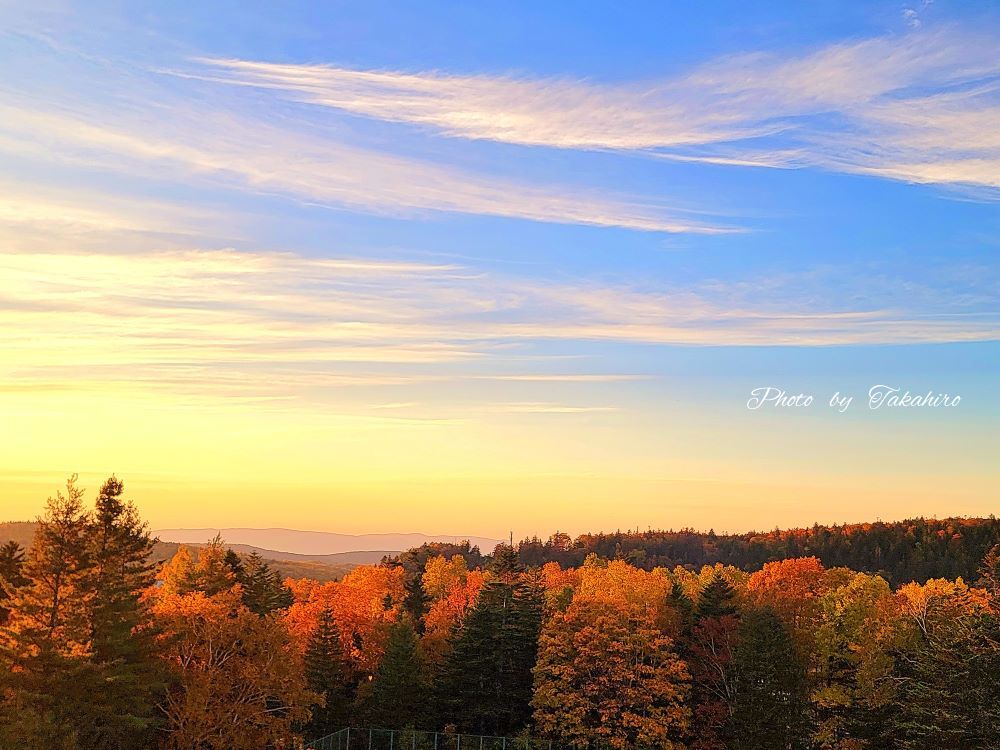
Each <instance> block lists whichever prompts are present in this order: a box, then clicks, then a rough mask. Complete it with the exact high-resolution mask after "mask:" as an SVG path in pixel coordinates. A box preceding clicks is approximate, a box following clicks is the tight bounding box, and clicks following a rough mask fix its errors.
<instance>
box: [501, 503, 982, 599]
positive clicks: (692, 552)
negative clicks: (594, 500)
mask: <svg viewBox="0 0 1000 750" xmlns="http://www.w3.org/2000/svg"><path fill="white" fill-rule="evenodd" d="M997 543H1000V520H998V519H997V518H994V517H993V516H991V517H989V518H946V519H942V520H938V519H925V518H915V519H910V520H907V521H895V522H881V521H879V522H876V523H862V524H845V525H843V526H820V525H818V524H817V525H815V526H813V527H812V528H808V529H790V530H787V531H778V530H775V531H769V532H763V533H761V532H750V533H747V534H715V533H712V532H708V533H703V532H697V531H692V530H690V529H685V530H682V531H631V532H615V533H612V534H584V535H582V536H579V537H577V538H576V539H575V540H573V539H571V538H570V537H569V536H568V535H566V534H554V535H553V536H552V537H550V538H549V539H548V540H546V541H544V542H543V541H542V540H540V539H538V538H533V539H525V540H524V541H522V542H521V543H520V544H519V545H518V556H519V557H520V560H521V563H522V564H523V565H526V566H529V567H534V566H539V565H542V564H544V563H547V562H557V563H559V564H560V565H562V566H563V567H567V566H569V567H578V566H580V565H582V564H583V561H584V560H585V559H586V558H587V556H588V555H590V554H596V555H598V556H600V557H603V558H606V559H622V560H626V561H628V562H629V563H631V564H632V565H635V566H636V567H640V568H643V569H644V570H652V569H653V568H673V567H675V566H677V565H683V566H694V567H698V568H700V567H701V566H703V565H714V564H715V563H722V564H723V565H732V566H734V567H737V568H741V569H743V570H748V571H755V570H760V569H761V568H762V567H763V566H764V565H765V564H766V563H769V562H775V561H777V560H785V559H789V558H794V557H817V558H819V560H820V562H822V563H823V565H825V566H826V567H829V568H832V567H846V568H851V569H852V570H857V571H861V572H865V573H878V574H879V575H880V576H882V577H883V578H885V579H886V580H887V581H889V582H890V583H892V584H894V585H897V584H900V583H908V582H909V581H918V582H921V583H923V582H924V581H927V580H929V579H931V578H958V577H961V578H964V579H966V580H971V579H972V578H974V577H975V575H976V572H977V570H978V569H979V565H980V563H981V562H982V560H983V557H984V556H985V555H986V553H987V552H988V551H989V550H990V549H991V548H992V547H993V546H994V545H996V544H997Z"/></svg>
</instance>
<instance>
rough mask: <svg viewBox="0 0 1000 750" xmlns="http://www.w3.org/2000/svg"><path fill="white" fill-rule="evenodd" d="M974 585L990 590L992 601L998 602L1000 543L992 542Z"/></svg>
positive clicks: (999, 599)
mask: <svg viewBox="0 0 1000 750" xmlns="http://www.w3.org/2000/svg"><path fill="white" fill-rule="evenodd" d="M976 585H978V586H980V587H982V588H984V589H986V590H987V591H988V592H990V596H992V597H993V599H994V601H995V602H997V603H998V604H1000V544H994V545H993V546H992V547H991V548H990V551H989V552H987V553H986V556H985V557H984V558H983V562H982V563H981V564H980V566H979V580H978V581H977V582H976Z"/></svg>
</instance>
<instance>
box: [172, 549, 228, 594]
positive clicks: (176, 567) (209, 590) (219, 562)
mask: <svg viewBox="0 0 1000 750" xmlns="http://www.w3.org/2000/svg"><path fill="white" fill-rule="evenodd" d="M227 554H228V551H227V549H226V547H225V544H224V543H223V541H222V538H221V537H220V536H216V537H215V538H214V539H211V540H209V542H208V543H207V544H205V545H204V546H203V547H201V548H200V549H198V550H197V553H196V554H195V555H192V554H191V550H190V549H189V548H188V547H187V546H185V545H183V544H182V545H181V546H180V547H179V548H178V549H177V552H176V553H175V554H174V556H173V557H172V558H170V560H168V561H167V562H166V563H165V564H164V565H163V567H162V568H161V569H160V572H159V575H158V578H159V580H160V581H162V584H161V585H162V589H163V592H164V593H168V594H189V593H192V592H194V591H200V592H202V593H203V594H207V595H208V596H214V595H215V594H219V593H221V592H223V591H227V590H229V589H231V588H232V587H233V585H235V584H236V582H237V579H236V574H235V573H234V572H233V568H232V566H231V558H230V559H229V560H227Z"/></svg>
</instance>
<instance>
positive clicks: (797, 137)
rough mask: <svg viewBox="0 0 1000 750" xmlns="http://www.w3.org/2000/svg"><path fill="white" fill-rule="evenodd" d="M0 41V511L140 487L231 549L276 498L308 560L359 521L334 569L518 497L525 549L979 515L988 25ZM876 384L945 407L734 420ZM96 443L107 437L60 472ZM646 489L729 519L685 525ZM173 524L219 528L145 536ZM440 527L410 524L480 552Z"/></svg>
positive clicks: (404, 18)
mask: <svg viewBox="0 0 1000 750" xmlns="http://www.w3.org/2000/svg"><path fill="white" fill-rule="evenodd" d="M0 17H2V18H3V21H4V23H3V29H4V30H3V32H0V64H2V66H3V70H4V71H5V73H4V75H3V78H2V82H0V243H3V245H2V249H0V253H2V255H0V259H2V261H3V264H4V269H3V276H4V278H5V281H2V282H0V299H2V300H3V308H2V310H3V312H2V321H0V322H2V328H0V330H2V331H3V332H4V333H2V334H0V338H2V340H3V343H4V348H5V350H6V354H5V356H4V358H3V359H2V360H0V397H2V398H3V399H4V400H5V403H6V408H7V409H8V414H9V415H10V418H11V426H12V428H13V429H12V430H11V432H9V433H8V434H9V435H10V434H15V432H16V431H20V432H21V433H22V434H23V435H25V436H27V437H26V438H25V439H24V440H22V442H21V443H20V444H19V445H18V446H17V447H16V449H14V450H10V451H8V452H7V458H6V459H5V460H4V463H3V464H2V465H0V478H2V477H4V476H6V477H7V481H6V484H7V489H8V495H9V496H11V497H14V498H15V499H16V501H17V503H18V504H19V505H16V506H15V508H16V509H24V512H25V513H27V509H28V508H30V507H32V505H31V504H32V503H33V502H35V500H34V498H37V496H38V493H39V491H41V490H40V488H42V487H48V486H50V485H51V483H52V481H53V478H54V477H59V476H61V475H64V474H66V473H68V472H69V471H74V470H75V471H80V472H81V473H83V474H84V475H85V476H89V475H91V474H92V475H93V476H97V475H99V474H100V473H102V472H107V471H110V470H114V471H118V473H119V474H125V475H126V476H128V475H130V474H131V475H132V476H134V477H136V478H137V479H136V481H138V482H139V483H140V488H146V489H148V491H149V494H151V495H155V496H156V497H157V498H161V499H159V500H157V501H156V502H157V503H161V504H160V505H155V507H154V510H153V516H154V518H155V519H158V520H162V522H163V525H183V524H184V523H185V522H187V521H189V520H190V522H191V523H195V521H194V520H192V519H188V518H186V516H185V514H188V515H190V514H191V513H193V512H195V510H197V511H198V512H200V513H204V512H210V513H216V514H217V517H213V518H198V519H197V523H195V525H206V524H209V523H216V524H218V525H227V524H228V525H236V521H237V520H239V519H235V520H234V519H233V518H232V515H233V514H234V513H236V512H239V509H238V507H237V506H234V505H233V504H232V503H221V502H220V503H218V504H211V503H209V504H208V506H207V507H208V508H209V510H208V511H206V510H205V507H206V506H205V503H204V502H202V500H203V499H204V497H207V496H215V495H218V494H219V493H220V492H221V494H222V495H225V494H226V493H230V494H232V495H233V496H234V497H235V496H236V495H238V494H239V493H238V492H237V489H234V488H238V487H242V486H243V484H242V483H246V482H255V481H256V482H258V483H265V484H266V483H272V484H275V485H278V484H280V481H279V477H281V476H283V475H287V473H288V472H298V474H299V481H301V482H302V483H303V486H304V487H306V488H307V489H306V490H305V494H306V495H307V496H308V498H307V499H304V500H303V502H302V504H301V507H299V508H298V509H294V508H293V509H292V510H291V511H290V512H291V513H292V514H293V516H294V514H295V513H299V514H300V516H301V517H300V520H299V522H298V523H299V525H300V526H301V525H311V527H314V528H328V527H331V524H332V523H333V521H332V519H331V518H328V517H327V516H325V515H323V514H322V513H320V515H319V516H317V510H316V508H317V507H319V506H318V505H317V504H320V505H321V504H322V500H323V498H326V497H328V496H329V494H330V493H331V492H334V493H339V495H340V496H343V497H349V498H375V499H376V500H375V501H374V505H375V506H376V507H375V510H373V511H372V513H373V515H365V514H355V515H353V516H351V518H350V519H348V520H346V521H345V520H344V519H340V522H341V523H342V524H343V523H346V524H347V525H349V526H351V527H352V528H354V529H356V530H359V531H376V530H387V529H385V528H383V527H384V522H383V521H380V520H379V519H380V518H381V516H379V515H378V514H379V513H399V512H403V510H404V509H406V508H407V507H409V505H412V502H411V498H409V497H407V493H406V491H405V490H402V489H400V484H399V483H403V484H405V483H407V482H424V483H426V486H427V487H429V488H436V489H434V490H433V491H435V492H438V493H440V494H441V496H442V497H446V498H455V497H458V496H462V497H472V498H481V499H483V502H485V501H486V499H487V498H489V497H491V496H492V495H491V493H492V492H493V491H494V490H493V489H490V488H495V487H497V486H500V485H504V483H508V484H509V483H514V484H515V485H516V486H518V487H519V488H521V489H520V490H519V493H521V495H522V496H523V498H524V507H523V508H521V509H519V510H517V513H521V514H522V515H521V516H519V518H518V523H520V524H521V525H522V526H523V527H524V528H525V530H529V531H539V532H542V531H544V530H546V528H547V527H548V526H551V525H552V524H553V523H558V520H559V518H560V516H559V513H562V512H564V511H565V510H566V508H568V507H572V504H571V505H569V506H566V505H563V504H561V503H563V501H562V500H560V501H558V502H554V503H552V505H551V513H550V514H548V515H546V514H544V513H543V514H539V512H537V510H536V508H537V499H538V498H543V497H551V496H553V495H558V496H560V497H561V496H562V495H572V494H574V493H578V492H579V486H580V483H581V482H584V483H587V482H590V480H591V479H593V480H594V481H593V482H592V484H593V487H594V488H595V489H593V491H592V492H589V493H587V499H586V501H585V502H584V505H585V507H586V512H585V513H584V514H583V516H582V520H581V521H580V524H581V528H579V529H576V530H581V531H582V530H583V529H584V528H597V527H612V526H615V525H623V524H622V522H620V521H616V516H615V513H614V511H615V509H616V508H615V507H614V503H618V502H619V496H620V494H621V492H620V491H617V490H615V489H614V488H615V487H623V486H629V487H633V486H634V487H636V488H637V489H635V490H634V500H633V501H631V502H633V504H634V506H635V507H634V508H630V512H631V511H634V512H631V515H632V516H634V518H633V520H634V522H635V523H639V524H640V525H648V524H651V525H666V526H669V525H682V524H685V523H686V524H690V525H695V526H701V527H705V526H714V527H716V528H747V527H749V526H751V525H758V526H763V527H770V526H774V525H776V524H781V525H789V524H795V523H810V522H812V521H813V520H826V521H835V520H857V519H859V518H864V517H870V516H872V515H873V514H874V515H881V516H884V517H890V516H892V517H901V516H903V515H907V514H909V513H910V512H911V511H912V512H921V513H928V514H932V513H933V514H937V515H946V514H949V513H968V514H976V513H986V512H990V511H991V510H994V509H995V500H996V497H997V489H998V484H1000V483H998V481H997V479H998V476H997V473H996V469H995V468H994V466H993V463H994V462H993V457H994V456H995V455H996V453H997V449H998V448H1000V445H998V441H997V437H996V433H997V430H996V427H997V418H998V414H1000V398H998V397H997V394H996V392H995V386H996V383H997V382H998V378H997V376H998V375H1000V347H998V344H997V339H998V338H1000V333H998V331H1000V326H998V322H1000V306H998V290H1000V273H998V263H997V260H996V257H997V252H998V249H1000V212H998V210H997V202H998V199H1000V128H998V127H997V125H996V124H997V122H1000V63H998V56H997V54H996V39H997V37H998V32H1000V5H997V4H994V3H977V4H958V3H948V2H941V1H940V0H938V1H937V2H933V3H931V2H926V1H921V2H911V3H906V2H903V3H900V2H894V3H853V4H846V5H845V4H843V3H837V4H834V3H809V4H795V5H793V4H771V3H759V4H750V5H747V4H745V3H740V4H736V3H703V4H697V5H687V4H663V3H650V4H638V3H635V4H628V5H627V6H622V5H621V4H598V3H584V4H580V3H576V4H568V3H566V4H563V3H551V4H543V5H539V4H527V3H525V4H504V5H499V4H475V5H470V4H465V5H459V4H456V5H449V4H438V3H420V4H400V3H392V4H387V3H364V4H362V3H336V4H306V3H298V4H296V3H285V4H257V3H213V4H207V5H206V4H193V3H172V4H154V3H148V4H145V3H132V4H128V6H127V7H126V8H122V7H121V6H120V5H118V4H106V3H88V4H86V5H83V4H73V3H45V2H41V3H32V4H31V5H30V6H25V5H24V4H21V3H2V2H0ZM881 382H889V383H891V384H893V385H899V386H900V387H901V388H903V389H904V390H905V389H911V390H913V391H919V392H925V391H927V390H933V391H942V392H949V393H953V394H954V393H958V394H961V395H962V397H963V399H964V402H963V404H962V407H961V408H960V409H958V410H953V411H950V412H947V413H945V412H942V411H941V410H918V411H909V412H893V413H885V412H879V413H871V412H865V411H862V407H861V406H856V407H855V410H854V411H852V412H851V413H850V414H847V415H836V414H832V413H830V412H829V410H825V409H819V408H813V409H812V410H811V411H810V412H808V413H805V414H794V415H793V414H788V413H780V414H762V413H754V414H748V413H747V412H746V409H745V408H744V406H743V405H744V403H745V401H746V397H747V393H748V391H749V390H750V389H751V388H753V387H757V386H760V385H775V386H779V387H783V388H787V389H789V390H793V391H807V392H814V393H816V394H817V398H818V400H821V401H825V399H826V398H828V397H829V394H830V393H832V392H833V391H836V390H840V391H850V392H852V393H854V394H856V395H857V396H858V398H859V400H860V398H861V396H863V393H864V391H866V390H867V388H868V387H869V386H870V385H873V384H875V383H881ZM108 412H113V413H121V412H128V413H129V414H130V415H131V417H130V419H131V420H132V421H130V422H129V424H128V426H127V427H126V426H122V429H121V430H117V431H116V430H112V429H111V428H102V430H107V434H105V433H104V432H103V431H100V434H101V438H100V439H99V440H97V441H96V442H95V441H93V440H91V439H88V438H86V437H85V436H87V435H93V429H94V428H93V427H92V426H88V425H87V420H88V419H89V418H92V417H94V416H95V415H100V414H105V413H108ZM206 415H209V416H206ZM262 415H263V416H262ZM254 420H257V421H254ZM67 423H69V424H72V425H73V426H72V427H70V428H65V427H60V425H66V424H67ZM250 424H252V425H254V427H252V428H250V429H249V432H245V430H247V425H250ZM264 425H266V426H267V433H266V434H267V435H269V436H270V437H269V439H268V442H267V445H266V446H262V445H259V444H254V443H252V442H251V440H250V438H249V437H247V435H249V434H250V433H253V432H254V431H255V430H261V431H264V430H265V427H264ZM227 431H228V432H227ZM192 432H198V433H209V434H211V433H212V432H215V433H218V434H223V433H226V434H229V433H232V434H234V435H236V434H238V435H240V436H241V437H240V439H239V440H237V441H236V442H237V443H239V446H238V447H234V448H232V450H231V451H228V452H227V450H223V449H222V448H217V447H216V446H213V445H208V447H205V446H201V447H199V446H197V445H192V444H187V443H185V441H184V439H182V438H181V437H180V436H184V435H190V434H191V433H192ZM359 435H363V436H364V437H359ZM523 435H531V436H532V437H531V439H525V440H523V441H522V440H521V437H520V436H523ZM803 435H808V437H807V438H803ZM243 438H245V441H244V440H243ZM81 441H84V442H87V446H86V448H85V449H82V448H81V447H80V443H81ZM194 442H195V443H197V441H194ZM522 443H523V444H522ZM215 450H218V451H219V453H215V452H213V451H215ZM144 451H145V452H144ZM195 454H197V455H196V456H195ZM323 454H327V455H333V456H339V457H340V458H334V459H331V460H332V461H333V463H332V464H331V465H329V466H325V467H322V468H320V467H318V466H317V465H316V464H315V462H313V463H310V460H312V461H315V457H316V455H323ZM376 455H377V458H373V456H376ZM150 456H155V458H151V457H150ZM878 456H885V457H887V459H888V460H885V461H880V460H877V458H876V457H878ZM262 463H263V464H266V468H257V467H260V466H261V465H262ZM245 467H252V468H251V469H250V470H249V476H247V475H245V474H244V468H245ZM383 479H384V481H385V483H384V484H383V485H379V487H378V488H377V490H373V489H371V488H370V487H369V485H370V484H371V482H373V481H382V480H383ZM681 480H683V481H684V482H695V483H702V484H704V485H705V486H708V485H710V484H712V483H716V482H720V481H723V480H724V481H725V483H726V484H725V486H724V487H714V488H712V489H711V490H710V491H709V490H706V491H705V492H704V493H703V494H699V493H697V492H696V493H694V494H695V495H697V496H698V497H699V501H698V503H694V504H692V501H691V500H690V494H688V495H685V493H684V491H678V490H675V489H669V490H664V489H663V485H662V484H661V483H668V484H669V483H670V482H675V481H681ZM560 482H562V484H560ZM213 483H214V484H213ZM469 483H471V484H469ZM191 485H195V486H205V487H211V488H214V489H207V490H204V494H203V495H202V496H199V497H201V498H202V500H198V499H197V498H195V500H193V501H192V502H193V503H195V505H192V506H191V507H177V506H176V505H175V504H171V503H170V501H169V498H170V497H171V493H172V492H175V490H176V488H177V487H180V486H185V487H187V486H191ZM640 485H641V486H640ZM669 486H671V487H672V486H673V485H669ZM762 486H766V487H768V488H771V489H773V488H776V487H777V488H780V489H778V490H774V491H773V492H771V490H770V489H769V490H768V491H767V492H764V491H762V490H761V491H757V490H753V491H750V490H748V488H754V487H758V488H759V487H762ZM220 487H221V488H223V490H221V491H220V490H219V488H220ZM470 487H471V489H470ZM331 488H332V489H331ZM359 488H360V489H359ZM365 488H367V489H365ZM859 488H860V489H859ZM427 491H428V492H431V491H432V490H431V489H428V490H427ZM630 491H631V490H630ZM914 492H916V493H917V494H916V495H915V494H914ZM157 493H160V494H157ZM213 493H215V494H214V495H213ZM366 493H367V494H366ZM838 493H839V495H838ZM196 494H197V493H196ZM918 495H919V497H918ZM839 496H848V497H852V498H855V500H854V501H852V502H847V503H846V504H840V503H836V501H833V500H831V498H836V497H839ZM792 497H794V498H798V500H794V501H793V500H791V499H789V498H792ZM781 498H784V499H781ZM199 502H200V503H201V504H200V505H198V503H199ZM567 502H568V501H567ZM831 503H832V504H831ZM322 507H325V506H322ZM435 507H436V506H435ZM435 507H431V508H426V507H425V508H424V509H423V512H424V513H425V515H423V516H415V517H414V520H413V522H412V523H418V520H417V519H423V518H426V522H425V523H424V525H425V527H426V529H427V530H430V531H435V532H441V531H443V532H450V531H454V532H456V533H462V532H464V533H481V534H493V535H496V534H498V533H502V532H503V531H504V528H498V527H497V524H501V525H502V524H503V523H506V521H499V520H497V519H495V518H492V517H491V516H489V515H488V514H487V515H483V514H482V513H478V512H477V513H472V514H471V515H469V516H468V519H467V520H463V518H462V517H461V516H460V517H459V518H458V519H457V520H456V518H455V516H454V511H453V509H452V510H451V511H449V506H448V505H447V503H445V504H443V505H441V506H440V508H438V511H440V517H438V516H435V515H434V513H435V512H437V511H436V510H435ZM402 517H403V518H408V516H406V515H405V513H404V515H403V516H402ZM255 519H256V520H259V521H260V522H261V523H265V522H266V523H275V520H274V519H262V518H257V516H255V515H254V514H253V513H251V514H250V516H248V517H247V518H246V519H243V520H242V521H241V522H245V523H252V522H254V520H255ZM455 523H457V524H458V526H460V527H461V528H454V529H452V528H444V526H445V525H448V524H455ZM427 524H430V525H429V526H428V525H427ZM289 525H290V524H289ZM411 525H412V524H411ZM388 530H398V529H388ZM403 530H410V529H409V528H407V529H403Z"/></svg>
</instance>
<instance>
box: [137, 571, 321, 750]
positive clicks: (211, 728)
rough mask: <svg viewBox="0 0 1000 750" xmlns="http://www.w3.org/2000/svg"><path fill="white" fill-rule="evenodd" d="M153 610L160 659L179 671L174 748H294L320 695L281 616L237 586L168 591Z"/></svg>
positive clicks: (167, 708) (170, 708) (172, 711)
mask: <svg viewBox="0 0 1000 750" xmlns="http://www.w3.org/2000/svg"><path fill="white" fill-rule="evenodd" d="M220 559H221V555H220ZM155 612H156V615H157V619H158V621H159V624H160V626H161V628H162V630H163V636H162V640H161V646H160V653H161V657H162V658H163V659H164V660H165V662H166V663H167V665H168V666H169V668H170V670H171V672H172V673H173V676H174V685H173V687H172V688H171V690H170V691H169V692H168V693H167V696H166V698H165V700H164V702H163V705H162V708H163V711H164V713H165V715H166V718H167V725H168V730H169V731H168V733H167V736H166V737H167V738H166V747H167V748H168V750H191V748H198V749H199V750H259V749H260V748H264V747H290V746H291V745H292V742H293V740H294V732H293V727H295V726H296V725H302V724H304V723H305V722H306V721H308V719H309V716H310V714H309V706H310V705H314V704H316V703H319V702H321V701H322V698H321V697H320V696H319V695H317V694H316V693H313V692H312V691H310V690H308V688H307V687H306V680H305V674H304V669H303V666H302V661H301V658H300V657H299V654H298V652H297V651H296V649H295V648H294V645H293V643H292V640H291V638H290V637H289V635H288V632H287V631H286V629H285V628H284V626H283V624H282V622H281V621H280V620H279V619H277V618H275V617H274V616H265V617H260V616H258V615H256V614H254V613H253V612H251V611H250V610H249V609H247V608H246V607H245V606H244V605H243V604H242V602H241V601H240V599H239V595H238V593H237V592H236V591H223V592H221V593H218V594H215V595H212V596H209V595H207V594H205V593H204V592H202V591H195V592H191V593H188V594H176V593H162V594H161V595H160V596H158V597H157V601H156V604H155Z"/></svg>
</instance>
